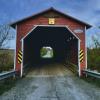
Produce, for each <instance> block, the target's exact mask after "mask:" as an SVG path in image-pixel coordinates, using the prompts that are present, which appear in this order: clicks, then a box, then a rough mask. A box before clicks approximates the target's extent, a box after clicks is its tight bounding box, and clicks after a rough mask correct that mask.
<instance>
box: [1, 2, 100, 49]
mask: <svg viewBox="0 0 100 100" xmlns="http://www.w3.org/2000/svg"><path fill="white" fill-rule="evenodd" d="M49 7H54V8H56V9H57V10H60V11H62V12H64V13H66V14H69V15H70V16H73V17H75V18H77V19H79V20H82V21H85V22H87V23H89V24H91V25H92V28H90V29H88V30H87V31H86V38H87V46H92V45H93V43H92V40H91V37H92V36H93V35H94V36H96V34H98V36H100V29H98V26H100V0H0V24H1V25H2V24H9V23H12V22H15V21H17V20H20V19H22V18H25V17H27V16H30V15H32V14H35V13H37V12H40V11H42V10H45V9H48V8H49ZM12 32H14V34H15V30H13V31H12ZM97 38H99V37H97ZM15 41H16V40H15V38H14V39H13V40H11V41H10V42H9V44H8V46H7V47H9V48H15V44H16V42H15Z"/></svg>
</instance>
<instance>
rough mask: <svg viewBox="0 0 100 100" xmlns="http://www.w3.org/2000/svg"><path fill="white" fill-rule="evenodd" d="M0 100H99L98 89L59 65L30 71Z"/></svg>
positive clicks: (99, 90) (99, 93) (99, 92)
mask: <svg viewBox="0 0 100 100" xmlns="http://www.w3.org/2000/svg"><path fill="white" fill-rule="evenodd" d="M0 100H100V88H98V87H96V86H94V85H91V84H89V83H86V82H85V81H84V80H82V79H80V78H78V77H77V76H75V75H74V74H73V73H72V72H70V71H69V70H68V69H67V68H65V67H64V66H63V65H61V64H51V65H47V66H43V67H42V68H40V67H39V68H38V69H36V68H35V69H33V70H32V69H31V71H30V73H28V75H27V76H26V77H25V78H23V79H21V80H19V81H18V82H17V83H16V86H15V87H13V88H12V89H11V90H9V91H8V92H5V93H4V94H3V95H1V96H0Z"/></svg>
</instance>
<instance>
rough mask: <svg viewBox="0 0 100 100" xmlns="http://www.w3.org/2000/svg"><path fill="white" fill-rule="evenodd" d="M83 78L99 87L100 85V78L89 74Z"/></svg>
mask: <svg viewBox="0 0 100 100" xmlns="http://www.w3.org/2000/svg"><path fill="white" fill-rule="evenodd" d="M82 79H83V80H84V81H86V82H88V83H91V84H93V85H95V86H97V87H100V79H98V78H94V77H91V76H87V77H82Z"/></svg>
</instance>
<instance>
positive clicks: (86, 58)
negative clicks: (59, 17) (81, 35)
mask: <svg viewBox="0 0 100 100" xmlns="http://www.w3.org/2000/svg"><path fill="white" fill-rule="evenodd" d="M85 60H86V62H85V64H86V67H85V69H87V44H86V26H85Z"/></svg>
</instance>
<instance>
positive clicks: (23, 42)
mask: <svg viewBox="0 0 100 100" xmlns="http://www.w3.org/2000/svg"><path fill="white" fill-rule="evenodd" d="M21 42H22V48H21V51H22V63H21V74H20V76H21V77H22V76H23V43H24V42H23V39H22V41H21Z"/></svg>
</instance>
